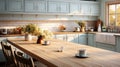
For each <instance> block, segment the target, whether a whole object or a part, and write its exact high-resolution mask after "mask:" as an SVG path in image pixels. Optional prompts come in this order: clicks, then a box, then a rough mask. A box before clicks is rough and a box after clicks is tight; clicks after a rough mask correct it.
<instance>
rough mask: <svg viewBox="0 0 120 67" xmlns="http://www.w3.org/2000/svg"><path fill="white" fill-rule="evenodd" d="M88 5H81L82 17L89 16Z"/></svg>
mask: <svg viewBox="0 0 120 67" xmlns="http://www.w3.org/2000/svg"><path fill="white" fill-rule="evenodd" d="M90 6H91V5H90V3H82V4H81V14H82V15H90Z"/></svg>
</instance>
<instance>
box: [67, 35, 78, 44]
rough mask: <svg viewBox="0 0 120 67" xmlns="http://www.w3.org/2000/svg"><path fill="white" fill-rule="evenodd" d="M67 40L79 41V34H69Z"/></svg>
mask: <svg viewBox="0 0 120 67" xmlns="http://www.w3.org/2000/svg"><path fill="white" fill-rule="evenodd" d="M66 38H67V41H69V42H73V43H78V34H67V37H66Z"/></svg>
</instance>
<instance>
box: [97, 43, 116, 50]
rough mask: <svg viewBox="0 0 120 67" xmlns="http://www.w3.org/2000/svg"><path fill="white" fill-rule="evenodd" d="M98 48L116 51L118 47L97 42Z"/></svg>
mask: <svg viewBox="0 0 120 67" xmlns="http://www.w3.org/2000/svg"><path fill="white" fill-rule="evenodd" d="M96 47H97V48H102V49H106V50H111V51H116V46H115V45H111V44H106V43H100V42H96Z"/></svg>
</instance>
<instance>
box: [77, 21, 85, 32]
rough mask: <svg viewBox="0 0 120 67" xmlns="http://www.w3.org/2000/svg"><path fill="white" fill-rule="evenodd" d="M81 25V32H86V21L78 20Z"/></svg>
mask: <svg viewBox="0 0 120 67" xmlns="http://www.w3.org/2000/svg"><path fill="white" fill-rule="evenodd" d="M76 23H77V24H78V25H79V26H80V28H81V32H85V29H84V28H85V23H86V22H85V21H77V22H76Z"/></svg>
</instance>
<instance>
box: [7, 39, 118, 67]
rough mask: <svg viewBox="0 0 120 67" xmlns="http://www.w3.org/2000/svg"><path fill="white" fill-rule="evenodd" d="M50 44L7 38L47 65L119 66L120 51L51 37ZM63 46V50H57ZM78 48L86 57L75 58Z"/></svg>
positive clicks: (69, 66)
mask: <svg viewBox="0 0 120 67" xmlns="http://www.w3.org/2000/svg"><path fill="white" fill-rule="evenodd" d="M49 41H50V45H41V44H36V40H33V41H24V39H18V38H17V39H8V42H9V43H11V44H12V45H14V46H15V47H16V48H18V49H21V50H22V51H23V52H25V53H27V54H28V55H30V56H31V57H34V58H36V59H38V60H40V62H42V63H44V64H45V65H47V66H48V67H120V63H119V62H120V53H117V52H113V51H108V50H103V49H99V48H95V47H90V46H86V45H82V44H75V43H71V42H66V41H62V40H57V39H51V40H49ZM61 46H62V47H63V52H57V50H58V48H59V49H60V48H61ZM80 49H86V52H87V56H88V58H76V57H75V54H76V53H78V51H79V50H80Z"/></svg>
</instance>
